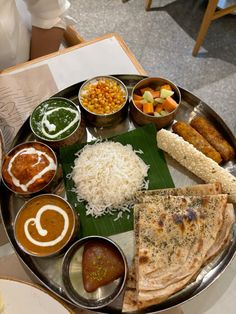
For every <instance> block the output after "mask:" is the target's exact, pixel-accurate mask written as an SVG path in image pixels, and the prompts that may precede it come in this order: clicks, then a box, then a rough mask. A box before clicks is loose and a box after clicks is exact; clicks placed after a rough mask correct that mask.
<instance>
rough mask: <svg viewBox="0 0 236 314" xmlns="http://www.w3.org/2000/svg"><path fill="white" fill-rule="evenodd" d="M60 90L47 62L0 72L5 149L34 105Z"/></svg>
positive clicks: (0, 110) (0, 119) (1, 118)
mask: <svg viewBox="0 0 236 314" xmlns="http://www.w3.org/2000/svg"><path fill="white" fill-rule="evenodd" d="M57 91H58V89H57V86H56V83H55V81H54V79H53V76H52V74H51V71H50V69H49V67H48V65H47V64H44V65H41V66H38V67H37V68H31V69H29V70H25V71H22V72H18V73H12V74H11V73H8V74H1V75H0V129H1V131H2V133H3V137H4V142H5V150H6V151H7V150H8V149H9V148H10V145H11V142H12V140H13V139H14V137H15V135H16V134H17V132H18V130H19V129H20V127H21V126H22V124H23V123H24V122H25V120H26V119H27V118H28V117H29V116H30V114H31V112H32V111H33V109H34V108H35V107H36V106H37V105H38V104H39V103H40V102H42V101H43V100H45V99H47V98H49V97H51V96H52V95H53V94H55V93H56V92H57Z"/></svg>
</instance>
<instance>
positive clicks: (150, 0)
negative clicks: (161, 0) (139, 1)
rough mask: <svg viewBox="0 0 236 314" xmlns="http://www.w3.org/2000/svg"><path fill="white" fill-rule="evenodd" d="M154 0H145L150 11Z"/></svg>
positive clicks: (146, 7) (146, 8)
mask: <svg viewBox="0 0 236 314" xmlns="http://www.w3.org/2000/svg"><path fill="white" fill-rule="evenodd" d="M151 5H152V0H145V10H146V11H149V10H150V9H151Z"/></svg>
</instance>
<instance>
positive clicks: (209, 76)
mask: <svg viewBox="0 0 236 314" xmlns="http://www.w3.org/2000/svg"><path fill="white" fill-rule="evenodd" d="M144 2H145V1H144V0H129V1H127V2H124V3H123V2H122V0H99V1H98V0H79V1H78V0H71V4H72V6H71V8H70V14H71V16H73V17H74V18H76V20H77V25H76V26H77V29H78V30H79V32H80V33H81V35H82V36H83V37H84V38H85V39H92V38H95V37H97V36H101V35H104V34H106V33H110V32H116V33H118V34H120V35H121V36H122V38H123V39H124V40H125V42H126V43H127V45H128V46H129V48H130V49H131V50H132V51H133V53H134V54H135V56H136V57H137V59H138V61H139V62H140V63H141V64H142V66H143V67H144V69H145V70H146V71H147V73H148V74H149V75H152V76H163V77H166V78H169V79H171V80H173V81H174V82H176V83H177V84H178V85H179V86H182V87H184V88H186V89H188V90H190V91H192V92H194V93H196V94H197V95H198V96H200V97H201V98H202V100H204V101H206V102H207V103H208V104H209V105H211V106H212V107H213V108H214V109H215V110H216V111H217V112H218V113H219V114H221V115H222V117H223V119H225V121H226V122H227V123H228V125H229V126H230V128H231V129H232V131H233V132H234V133H235V134H236V113H235V99H236V88H235V86H236V15H227V16H225V17H222V18H221V19H218V20H216V21H214V22H213V23H212V25H211V26H210V29H209V31H208V33H207V36H206V39H205V42H204V44H203V47H202V48H201V50H200V53H199V55H198V56H197V57H193V56H192V49H193V46H194V43H195V39H196V36H197V33H198V30H199V27H200V23H201V19H202V17H203V13H204V10H205V8H206V1H204V0H176V1H173V0H153V4H152V10H151V11H149V12H146V11H145V9H144ZM232 117H234V119H233V118H232Z"/></svg>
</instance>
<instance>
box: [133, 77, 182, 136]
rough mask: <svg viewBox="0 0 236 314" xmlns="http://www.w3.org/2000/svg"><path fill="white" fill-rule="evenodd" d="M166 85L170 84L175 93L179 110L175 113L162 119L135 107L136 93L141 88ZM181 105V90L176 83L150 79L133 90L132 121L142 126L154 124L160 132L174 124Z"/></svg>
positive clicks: (158, 78) (161, 79)
mask: <svg viewBox="0 0 236 314" xmlns="http://www.w3.org/2000/svg"><path fill="white" fill-rule="evenodd" d="M164 84H169V85H170V86H171V88H172V90H173V91H174V96H173V98H174V99H175V101H176V102H177V104H178V106H177V108H176V109H175V110H174V111H172V112H170V113H169V114H167V115H165V116H162V117H155V116H151V115H148V114H146V113H144V112H142V111H141V110H140V109H138V108H137V107H136V106H135V104H134V100H133V97H134V94H135V92H137V90H139V89H140V88H144V87H147V86H149V87H150V86H152V85H156V86H160V85H164ZM180 103H181V94H180V90H179V88H178V87H177V86H176V85H175V84H174V83H172V82H171V81H169V80H167V79H165V78H161V77H148V78H145V79H143V80H141V81H139V82H138V83H137V84H136V85H135V86H134V88H133V89H132V93H131V101H130V115H131V118H132V120H133V121H134V122H135V123H137V124H138V125H141V126H142V125H145V124H148V123H154V124H155V125H156V128H157V130H159V129H161V128H164V127H167V126H168V125H170V124H171V123H172V122H173V120H174V118H175V116H176V113H177V110H178V107H179V105H180Z"/></svg>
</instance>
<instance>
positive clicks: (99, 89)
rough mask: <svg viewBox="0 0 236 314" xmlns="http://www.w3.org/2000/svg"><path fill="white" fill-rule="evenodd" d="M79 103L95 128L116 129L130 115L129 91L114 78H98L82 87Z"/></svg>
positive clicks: (88, 81)
mask: <svg viewBox="0 0 236 314" xmlns="http://www.w3.org/2000/svg"><path fill="white" fill-rule="evenodd" d="M78 97H79V102H80V105H81V108H82V112H83V113H84V116H85V118H86V120H87V122H88V123H89V124H90V125H91V126H94V127H114V126H115V125H117V124H118V123H120V122H121V121H123V120H124V119H125V118H126V116H127V114H128V91H127V88H126V86H125V85H124V83H123V82H121V81H120V80H119V79H117V78H115V77H113V76H97V77H94V78H92V79H89V80H87V81H86V82H84V84H83V85H82V86H81V87H80V90H79V96H78Z"/></svg>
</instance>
